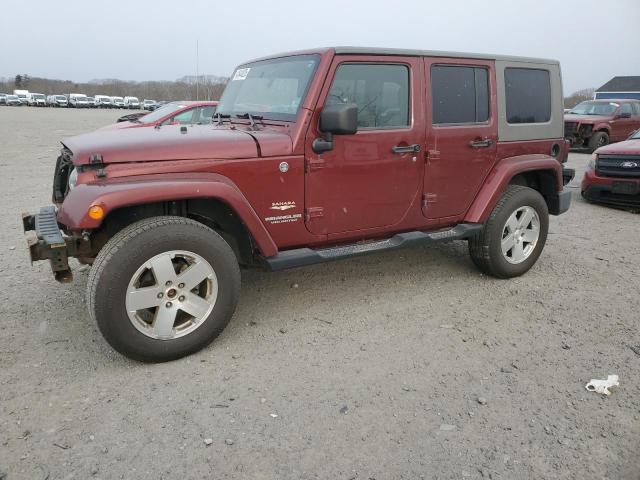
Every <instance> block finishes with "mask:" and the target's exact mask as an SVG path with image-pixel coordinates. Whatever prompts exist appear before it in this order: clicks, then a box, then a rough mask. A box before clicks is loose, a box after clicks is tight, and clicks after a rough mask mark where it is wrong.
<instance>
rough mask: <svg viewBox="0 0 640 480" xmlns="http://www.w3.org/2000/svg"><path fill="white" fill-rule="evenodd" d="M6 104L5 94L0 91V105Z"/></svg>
mask: <svg viewBox="0 0 640 480" xmlns="http://www.w3.org/2000/svg"><path fill="white" fill-rule="evenodd" d="M6 104H7V94H6V93H0V105H6Z"/></svg>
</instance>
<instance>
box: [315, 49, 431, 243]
mask: <svg viewBox="0 0 640 480" xmlns="http://www.w3.org/2000/svg"><path fill="white" fill-rule="evenodd" d="M420 68H421V59H420V58H417V57H407V58H404V57H388V58H387V57H379V56H374V57H361V56H336V57H335V59H334V61H333V64H332V66H331V69H330V71H329V75H328V77H327V82H326V83H325V85H324V87H323V90H322V92H321V94H320V97H319V100H318V102H319V103H318V106H319V108H316V114H315V115H314V116H313V118H312V119H311V125H310V127H309V130H308V133H307V137H306V139H305V157H306V158H305V159H306V165H307V168H306V171H307V173H306V190H305V203H306V205H305V207H306V211H305V218H306V225H307V228H308V230H309V231H310V232H312V233H314V234H340V233H343V232H353V231H360V230H367V229H372V228H382V227H387V226H391V225H394V224H396V223H398V222H400V221H401V220H402V219H403V218H404V217H405V216H406V215H407V213H408V211H409V208H410V206H411V205H413V204H414V203H415V200H416V196H417V195H419V190H420V189H421V180H420V179H421V177H422V175H423V169H424V162H423V161H422V160H421V158H424V157H422V155H423V151H422V149H423V148H424V120H423V112H422V99H423V91H422V75H421V71H420ZM335 103H355V104H356V105H357V106H358V132H357V133H356V134H354V135H335V136H334V137H333V149H332V150H331V151H328V152H325V153H322V154H316V153H314V152H313V151H312V149H311V144H312V143H313V140H314V139H316V138H322V137H324V136H325V135H324V134H323V133H322V132H320V131H319V130H318V119H319V111H321V109H322V108H321V107H322V106H324V105H330V104H335ZM411 146H415V147H414V148H415V149H416V150H418V149H419V152H418V151H410V150H412V149H411V148H410V147H411Z"/></svg>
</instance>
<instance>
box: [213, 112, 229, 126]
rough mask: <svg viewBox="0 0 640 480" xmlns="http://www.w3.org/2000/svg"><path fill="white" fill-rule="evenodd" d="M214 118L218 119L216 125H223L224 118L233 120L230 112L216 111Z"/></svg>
mask: <svg viewBox="0 0 640 480" xmlns="http://www.w3.org/2000/svg"><path fill="white" fill-rule="evenodd" d="M213 118H214V119H215V120H216V125H218V126H219V125H222V124H223V123H224V122H223V121H222V119H223V118H228V119H229V121H231V114H229V113H217V112H216V113H215V114H214V115H213Z"/></svg>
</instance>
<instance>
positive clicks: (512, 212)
mask: <svg viewBox="0 0 640 480" xmlns="http://www.w3.org/2000/svg"><path fill="white" fill-rule="evenodd" d="M533 212H535V213H533ZM525 213H527V214H531V215H533V217H532V219H531V220H530V221H527V220H526V218H525V217H524V214H525ZM518 214H520V215H521V216H520V218H519V219H518V217H517V215H518ZM527 218H528V217H527ZM512 219H513V222H512ZM507 221H509V222H510V223H509V225H507ZM520 221H522V222H525V223H526V225H525V226H524V227H520V226H518V228H522V230H521V231H522V234H523V235H525V236H524V237H519V232H520V230H518V229H516V232H511V233H509V232H510V231H511V230H512V227H511V225H512V224H515V225H519V224H518V222H520ZM536 221H537V222H536ZM536 223H537V232H538V233H537V238H536V239H535V241H532V240H533V235H534V233H535V225H536ZM527 227H530V228H527ZM548 231H549V210H548V208H547V204H546V202H545V200H544V198H543V197H542V195H540V193H539V192H538V191H537V190H534V189H532V188H529V187H522V186H519V185H509V186H508V187H507V189H506V190H505V192H504V193H503V195H502V197H501V198H500V200H499V201H498V203H497V204H496V206H495V207H494V209H493V211H492V212H491V215H489V218H488V219H487V221H486V223H485V225H484V228H483V230H482V232H480V233H479V234H477V235H476V236H474V237H472V238H470V239H469V253H470V254H471V259H472V260H473V263H474V264H475V265H476V266H477V267H478V269H479V270H480V271H482V272H483V273H486V274H487V275H491V276H493V277H496V278H512V277H518V276H520V275H522V274H524V273H526V272H527V271H528V270H529V269H530V268H531V267H532V266H533V265H534V264H535V263H536V261H537V260H538V257H539V256H540V254H541V253H542V249H543V248H544V244H545V242H546V240H547V233H548ZM505 234H507V235H506V237H508V238H510V239H512V240H513V239H514V238H516V237H519V238H520V240H519V241H517V240H516V241H514V242H513V247H512V249H511V250H509V251H508V252H507V253H503V240H505V245H506V246H508V245H509V240H508V239H507V238H503V237H504V236H505ZM519 248H520V249H522V254H523V255H525V254H526V256H524V257H523V258H520V256H519V255H516V252H519Z"/></svg>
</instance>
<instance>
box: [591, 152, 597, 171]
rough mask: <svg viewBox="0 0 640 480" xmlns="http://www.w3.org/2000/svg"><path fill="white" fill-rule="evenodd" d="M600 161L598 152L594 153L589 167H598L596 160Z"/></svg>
mask: <svg viewBox="0 0 640 480" xmlns="http://www.w3.org/2000/svg"><path fill="white" fill-rule="evenodd" d="M597 161H598V154H597V153H592V154H591V160H589V168H592V169H593V168H596V162H597Z"/></svg>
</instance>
